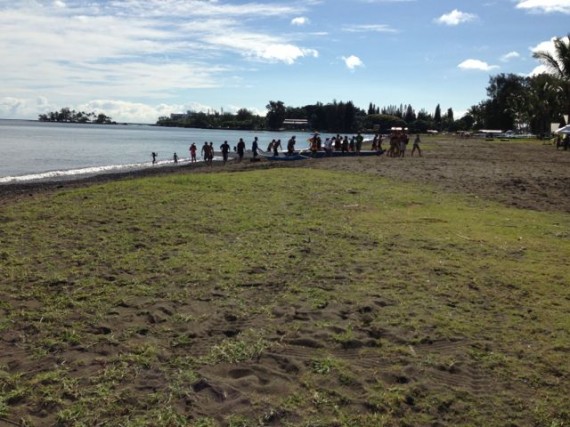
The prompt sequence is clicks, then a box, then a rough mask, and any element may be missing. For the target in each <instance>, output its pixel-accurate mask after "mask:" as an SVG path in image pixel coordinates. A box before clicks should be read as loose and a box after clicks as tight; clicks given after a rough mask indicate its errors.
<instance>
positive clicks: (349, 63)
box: [342, 55, 364, 71]
mask: <svg viewBox="0 0 570 427" xmlns="http://www.w3.org/2000/svg"><path fill="white" fill-rule="evenodd" d="M342 60H343V61H344V64H345V65H346V67H347V68H348V69H349V70H351V71H354V70H355V69H357V68H359V67H364V62H362V60H361V59H360V58H359V57H358V56H355V55H350V56H348V57H347V56H343V57H342Z"/></svg>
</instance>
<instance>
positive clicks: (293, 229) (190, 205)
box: [0, 168, 570, 426]
mask: <svg viewBox="0 0 570 427" xmlns="http://www.w3.org/2000/svg"><path fill="white" fill-rule="evenodd" d="M1 217H2V221H1V224H0V236H1V239H2V246H1V248H0V262H1V265H2V269H1V272H0V297H1V298H0V313H1V316H0V337H1V338H2V341H1V342H2V344H1V345H2V347H3V348H1V349H0V417H2V418H4V419H8V420H15V421H16V422H19V423H21V424H22V425H52V424H58V425H70V426H71V425H74V426H75V425H95V424H94V423H95V422H98V423H101V422H107V423H109V425H124V426H138V425H151V424H152V425H157V426H159V425H160V426H175V425H180V426H183V425H196V426H210V425H230V426H238V425H240V426H257V425H270V424H271V423H273V424H272V425H307V426H309V425H311V426H317V425H323V426H324V425H327V426H329V425H342V426H378V425H427V424H431V425H494V426H499V425H541V426H562V425H566V424H568V423H570V408H569V407H568V400H567V396H568V395H570V386H569V385H568V377H569V375H570V366H569V365H568V363H567V355H568V352H569V351H570V337H569V331H570V316H569V314H570V288H569V287H568V284H569V276H568V258H569V256H570V222H569V221H568V215H567V214H564V213H555V212H554V213H552V212H550V213H545V212H535V211H528V210H521V209H513V208H508V207H504V206H501V205H499V204H495V203H492V202H488V201H484V200H481V199H478V198H476V197H473V196H471V197H470V196H467V195H454V194H449V193H442V192H440V191H438V190H437V189H436V188H434V187H430V186H426V185H421V186H420V185H413V184H404V183H397V182H394V181H389V180H386V179H381V178H378V177H377V176H374V175H368V174H356V173H349V172H334V171H323V170H313V169H310V168H300V169H297V168H283V169H278V168H276V169H266V170H252V171H245V172H232V173H203V174H175V175H169V176H160V177H153V178H137V179H131V180H120V181H114V182H109V183H105V184H102V185H91V186H88V187H82V188H66V189H63V190H61V191H57V192H54V193H50V194H36V195H34V197H31V198H29V199H28V200H18V201H13V202H10V203H8V204H7V205H6V206H4V207H3V208H2V211H1ZM252 378H255V379H256V380H255V381H252V380H251V379H252ZM44 423H45V424H44ZM438 423H439V424H438Z"/></svg>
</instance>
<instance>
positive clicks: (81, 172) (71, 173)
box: [0, 159, 201, 184]
mask: <svg viewBox="0 0 570 427" xmlns="http://www.w3.org/2000/svg"><path fill="white" fill-rule="evenodd" d="M198 161H199V162H201V160H198ZM189 163H190V159H179V160H178V163H177V165H179V166H182V165H184V164H189ZM167 165H171V166H173V165H175V163H174V161H173V160H162V161H158V162H156V163H155V164H154V165H153V164H152V163H151V162H145V163H132V164H126V165H107V166H94V167H88V168H80V169H69V170H55V171H48V172H41V173H35V174H28V175H21V176H5V177H0V184H16V183H26V182H38V181H54V180H55V181H64V180H67V179H78V178H86V177H89V176H93V175H99V174H104V173H112V172H128V171H135V170H141V169H146V168H152V167H156V166H167Z"/></svg>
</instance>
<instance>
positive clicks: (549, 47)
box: [530, 37, 556, 55]
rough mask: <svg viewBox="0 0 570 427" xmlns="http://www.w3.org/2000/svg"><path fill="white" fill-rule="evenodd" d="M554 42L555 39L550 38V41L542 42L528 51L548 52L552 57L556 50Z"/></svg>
mask: <svg viewBox="0 0 570 427" xmlns="http://www.w3.org/2000/svg"><path fill="white" fill-rule="evenodd" d="M554 40H556V37H552V38H551V39H550V40H548V41H544V42H540V43H539V44H537V45H536V46H534V47H531V48H530V51H531V52H532V53H535V52H548V53H550V54H552V55H554V54H555V53H556V48H555V47H554Z"/></svg>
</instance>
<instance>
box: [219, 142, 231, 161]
mask: <svg viewBox="0 0 570 427" xmlns="http://www.w3.org/2000/svg"><path fill="white" fill-rule="evenodd" d="M220 150H222V158H223V159H224V165H225V164H226V162H227V161H228V154H229V152H230V144H228V141H224V143H223V144H222V145H220Z"/></svg>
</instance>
